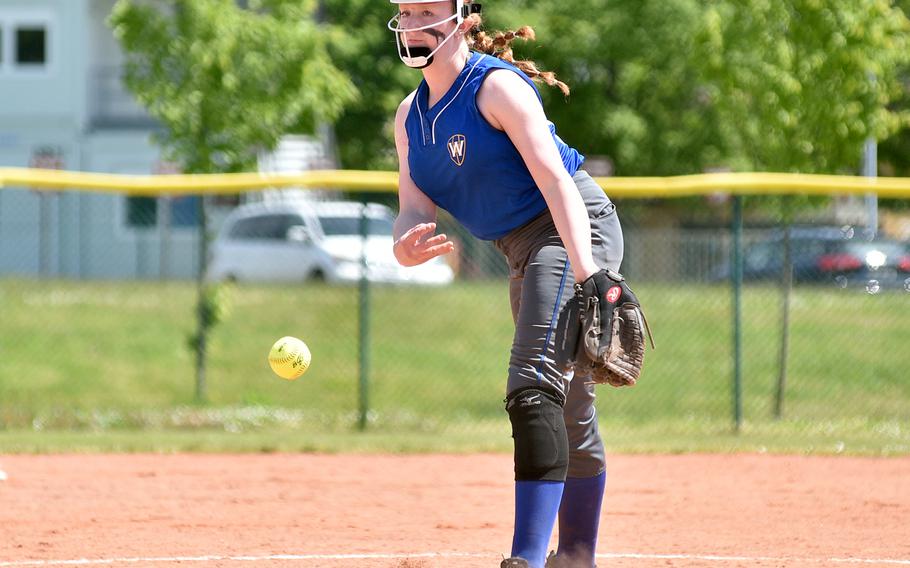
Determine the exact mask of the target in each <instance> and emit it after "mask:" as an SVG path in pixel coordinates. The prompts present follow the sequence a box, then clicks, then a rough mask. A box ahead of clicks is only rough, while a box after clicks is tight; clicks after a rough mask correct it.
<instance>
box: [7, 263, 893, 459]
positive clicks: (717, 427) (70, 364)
mask: <svg viewBox="0 0 910 568" xmlns="http://www.w3.org/2000/svg"><path fill="white" fill-rule="evenodd" d="M636 289H637V292H638V293H639V296H640V297H641V298H642V301H643V303H644V305H645V308H646V312H647V315H648V318H649V321H650V323H651V327H652V328H653V329H654V331H655V333H656V340H657V344H658V348H657V350H656V351H653V352H649V353H648V354H647V356H646V364H645V372H644V376H643V378H642V381H641V382H640V384H639V385H638V386H636V387H635V388H632V389H624V390H615V389H609V388H601V390H600V391H599V394H600V396H599V401H598V408H599V411H600V416H601V429H602V432H603V434H604V438H605V440H606V441H607V445H608V446H609V448H610V450H611V451H626V452H635V451H647V452H683V451H769V452H821V453H839V452H844V453H855V454H875V455H892V454H905V453H910V372H908V366H910V365H908V363H910V353H908V351H907V346H908V345H910V321H908V318H907V317H906V314H908V313H910V293H906V292H903V291H900V292H895V291H888V292H882V293H880V294H877V295H874V296H873V295H868V294H864V293H861V292H858V291H857V290H840V289H828V288H797V289H796V290H795V291H794V294H793V297H792V300H791V316H790V317H791V332H790V333H791V339H790V356H789V362H788V363H789V364H788V375H787V385H786V397H785V399H784V406H783V408H784V416H783V419H781V420H775V419H774V418H773V408H774V393H775V384H776V381H777V376H778V369H779V363H778V360H779V356H778V353H779V337H780V329H779V328H780V308H779V305H778V297H779V292H778V291H777V290H776V289H774V288H773V287H754V288H747V289H746V290H745V292H744V297H743V299H744V305H743V318H744V324H745V325H744V329H743V417H744V421H743V423H742V428H741V430H740V431H739V432H738V433H736V432H734V431H733V421H732V415H733V401H732V369H733V360H732V356H731V354H732V342H731V337H732V330H731V324H732V315H731V314H732V309H731V298H730V296H731V294H730V291H729V289H727V288H726V287H723V286H679V285H669V284H668V285H641V286H637V287H636ZM195 293H196V291H195V285H194V284H193V283H136V282H122V283H121V282H92V283H76V282H61V281H38V282H36V281H22V280H5V281H0V310H2V311H0V314H2V316H0V452H20V451H86V450H117V451H178V450H193V451H298V450H306V451H508V450H509V448H510V447H511V439H510V438H509V432H508V419H507V417H506V415H505V413H504V411H503V410H502V402H501V401H502V398H503V395H504V392H503V389H504V382H505V374H506V369H507V366H508V352H509V345H510V341H511V333H512V322H511V317H510V314H509V308H508V298H507V287H506V284H505V282H494V283H459V284H457V285H455V286H451V287H447V288H442V289H424V288H420V289H415V288H389V287H379V288H373V289H372V290H371V294H370V300H371V303H370V306H371V310H370V318H369V336H370V348H369V351H368V354H369V357H368V368H369V376H370V383H369V400H370V413H369V415H368V428H367V431H366V432H360V431H358V430H357V428H356V425H357V421H358V396H359V386H358V381H359V372H360V371H359V369H360V367H359V363H358V344H357V337H358V325H357V322H358V319H357V316H358V297H357V289H356V288H350V287H330V286H325V285H307V286H296V287H278V286H243V287H238V288H236V289H233V290H232V291H231V292H230V294H229V297H230V299H231V301H230V306H231V307H230V312H229V315H228V317H227V319H226V320H225V321H224V322H223V323H222V324H220V325H219V326H218V327H217V328H216V329H215V331H214V333H213V335H212V341H211V350H210V357H209V365H208V369H207V375H206V380H207V394H208V397H207V401H206V402H205V403H197V402H196V401H194V359H193V356H192V354H191V352H190V350H189V348H188V347H187V336H188V335H189V334H190V333H191V332H192V331H193V329H194V326H195V320H194V303H195ZM282 335H296V336H298V337H301V338H302V339H304V340H305V341H306V342H307V343H308V344H309V346H310V348H311V350H312V352H313V363H312V367H311V369H310V371H308V372H307V374H306V375H305V376H304V377H302V378H301V379H299V380H297V381H295V382H286V381H283V380H281V379H278V378H277V377H275V376H274V375H272V374H271V372H270V370H269V368H268V364H267V362H266V355H267V353H268V349H269V347H270V346H271V344H272V342H274V340H275V339H277V338H278V337H280V336H282Z"/></svg>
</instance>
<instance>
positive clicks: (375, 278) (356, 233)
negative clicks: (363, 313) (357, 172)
mask: <svg viewBox="0 0 910 568" xmlns="http://www.w3.org/2000/svg"><path fill="white" fill-rule="evenodd" d="M364 215H365V216H366V218H367V237H366V239H364V238H362V237H361V229H360V227H361V217H362V216H364ZM393 221H394V214H393V212H392V210H391V209H389V208H388V207H386V206H384V205H379V204H374V203H373V204H369V205H366V206H364V205H363V204H361V203H356V202H351V201H310V200H297V201H281V202H271V203H253V204H247V205H242V206H240V207H238V208H237V209H235V210H234V211H233V212H231V214H230V215H228V217H227V218H226V219H225V221H224V224H223V225H222V227H221V229H220V231H219V232H218V236H217V237H216V239H215V241H214V243H213V244H212V247H211V257H210V258H211V261H210V263H209V266H208V272H207V278H208V279H210V280H214V281H221V280H232V281H240V282H246V281H250V282H303V281H305V280H310V279H317V280H324V281H326V282H332V283H350V282H357V281H359V280H360V277H361V267H362V258H361V255H362V253H363V252H364V251H365V253H366V263H367V272H366V275H367V278H368V279H369V280H370V281H371V282H384V283H391V284H427V285H444V284H448V283H450V282H452V280H453V279H454V272H453V271H452V268H451V267H450V266H449V265H448V264H447V263H446V262H445V260H443V258H442V257H437V258H434V259H433V260H432V261H429V262H427V263H424V264H422V265H419V266H414V267H403V266H401V265H399V264H398V261H397V260H396V259H395V256H394V255H393V253H392V243H393V239H392V223H393ZM364 247H365V248H364Z"/></svg>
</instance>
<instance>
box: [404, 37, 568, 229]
mask: <svg viewBox="0 0 910 568" xmlns="http://www.w3.org/2000/svg"><path fill="white" fill-rule="evenodd" d="M494 69H508V70H511V71H514V72H515V73H518V75H519V76H521V77H522V78H524V80H525V81H527V83H528V84H529V85H531V87H532V88H533V89H534V92H535V93H537V98H538V100H540V93H539V92H538V91H537V87H536V86H535V85H534V83H533V82H532V81H531V80H530V79H529V78H528V76H527V75H525V74H524V73H522V72H521V70H519V69H518V68H517V67H515V66H513V65H510V64H509V63H506V62H505V61H502V60H501V59H498V58H496V57H493V56H490V55H485V54H480V53H476V52H472V53H471V56H470V58H468V62H467V64H466V65H465V67H464V69H462V70H461V73H460V74H459V75H458V78H457V79H455V82H454V83H453V84H452V87H451V88H450V89H449V91H448V92H447V93H446V94H445V96H443V97H442V98H441V99H440V100H439V101H438V102H437V103H436V104H435V105H433V108H429V109H428V108H427V101H428V96H429V88H428V86H427V83H426V81H422V82H421V83H420V86H418V87H417V92H416V94H415V96H414V100H413V102H412V103H411V110H410V112H409V113H408V116H407V119H406V121H405V129H406V130H407V134H408V166H409V167H410V169H411V179H413V180H414V183H415V184H417V187H418V188H420V190H421V191H422V192H423V193H424V194H426V196H427V197H429V198H430V199H431V200H432V201H433V202H434V203H435V204H436V205H437V206H439V207H442V208H443V209H445V210H446V211H448V212H449V213H451V214H452V216H453V217H455V219H457V220H458V221H459V222H460V223H461V224H462V225H464V226H465V227H466V228H467V229H468V230H469V231H470V232H471V234H473V235H474V236H476V237H478V238H480V239H484V240H495V239H499V238H502V237H504V236H506V235H507V234H509V232H511V231H512V230H513V229H516V228H518V227H520V226H522V225H524V224H525V223H527V222H528V221H530V220H531V219H533V218H534V217H536V216H538V215H539V214H541V213H542V212H543V211H544V210H545V209H546V208H547V204H546V202H545V201H544V198H543V195H542V194H541V193H540V190H539V189H538V188H537V184H536V183H534V178H532V177H531V173H530V172H529V171H528V168H527V166H525V163H524V160H523V159H522V157H521V155H520V154H519V153H518V150H517V149H516V148H515V145H514V144H512V141H511V140H510V139H509V137H508V135H506V134H505V133H504V132H502V131H500V130H497V129H495V128H493V127H492V126H491V125H490V123H488V122H487V120H486V119H485V118H484V117H483V115H482V114H481V113H480V110H479V109H478V108H477V92H478V91H479V90H480V86H481V84H482V83H483V80H484V79H485V78H486V76H487V73H489V72H490V71H492V70H494ZM549 126H550V132H552V133H553V143H554V144H556V147H557V149H558V150H559V154H560V156H562V162H563V164H564V165H565V167H566V170H567V171H568V172H569V175H574V174H575V172H576V171H577V170H578V168H579V167H580V166H581V164H582V162H584V157H583V156H582V155H581V154H579V153H578V151H576V150H575V149H574V148H571V147H569V146H568V145H567V144H566V143H565V142H563V141H562V140H561V139H560V138H559V136H557V135H556V127H555V126H554V125H553V123H552V122H551V123H549Z"/></svg>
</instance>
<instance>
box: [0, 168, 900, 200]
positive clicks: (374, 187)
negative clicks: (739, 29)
mask: <svg viewBox="0 0 910 568" xmlns="http://www.w3.org/2000/svg"><path fill="white" fill-rule="evenodd" d="M596 180H597V182H598V183H600V185H601V186H602V187H603V188H604V189H605V190H606V192H607V193H608V194H609V195H610V196H612V197H632V198H648V197H685V196H692V195H705V194H710V193H731V194H739V195H748V194H752V195H758V194H764V195H766V194H793V193H803V194H811V195H832V194H851V193H855V194H865V193H875V194H878V195H879V196H881V197H898V198H899V197H910V178H893V177H891V178H888V177H879V178H866V177H859V176H831V175H809V174H777V173H714V174H700V175H689V176H673V177H602V178H596ZM397 186H398V173H397V172H380V171H362V170H314V171H310V172H304V173H301V174H263V173H240V174H191V175H154V176H153V175H147V176H133V175H117V174H101V173H90V172H65V171H57V170H41V169H33V168H0V188H2V187H29V188H32V189H38V190H58V191H59V190H76V191H94V192H107V193H123V194H129V195H167V194H170V195H173V194H207V195H216V194H231V193H237V192H239V191H248V190H255V189H267V188H285V187H306V188H319V189H339V190H348V191H375V192H391V191H395V190H396V188H397Z"/></svg>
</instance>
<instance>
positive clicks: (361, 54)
mask: <svg viewBox="0 0 910 568" xmlns="http://www.w3.org/2000/svg"><path fill="white" fill-rule="evenodd" d="M321 5H322V10H321V12H322V15H323V17H324V21H325V24H326V25H327V26H329V29H330V38H331V41H330V46H329V49H330V52H331V54H332V56H333V59H334V61H335V62H336V64H337V65H338V66H340V67H341V68H343V69H344V70H345V71H346V72H347V73H348V75H349V76H350V77H351V80H352V81H353V82H354V84H355V85H357V88H358V89H359V90H360V93H361V96H360V98H359V99H358V100H357V101H355V102H354V103H352V104H349V105H347V107H346V108H345V110H344V112H343V113H342V115H341V116H340V117H339V119H338V121H337V122H336V123H335V134H336V136H337V139H338V146H339V148H338V150H339V154H340V157H341V163H342V165H343V166H344V167H345V168H354V169H385V170H389V169H395V168H396V167H397V166H396V165H397V162H398V159H397V157H396V155H395V145H394V130H393V123H394V118H395V110H396V109H397V108H398V105H399V104H400V103H401V101H402V99H404V97H405V96H406V95H407V94H408V93H409V92H411V91H412V90H414V89H415V88H417V84H418V83H419V82H420V80H421V75H420V72H419V71H416V70H414V69H408V68H407V67H406V66H405V65H403V64H402V63H401V60H400V59H399V58H398V53H397V51H396V45H395V36H394V35H393V34H392V32H391V31H389V30H388V29H387V28H386V23H387V22H388V21H389V18H391V17H392V15H394V14H395V6H393V5H392V4H391V3H389V2H388V1H386V0H321Z"/></svg>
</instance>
